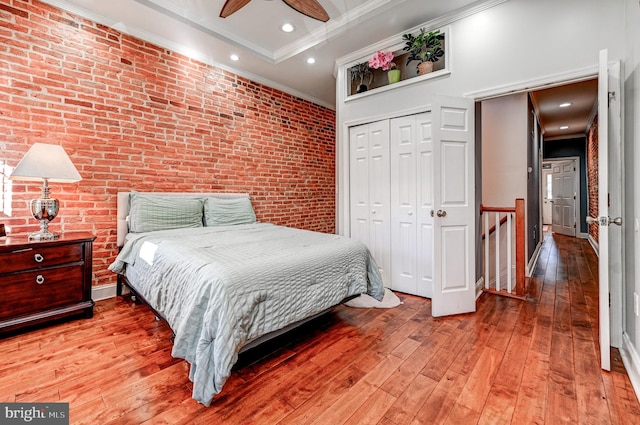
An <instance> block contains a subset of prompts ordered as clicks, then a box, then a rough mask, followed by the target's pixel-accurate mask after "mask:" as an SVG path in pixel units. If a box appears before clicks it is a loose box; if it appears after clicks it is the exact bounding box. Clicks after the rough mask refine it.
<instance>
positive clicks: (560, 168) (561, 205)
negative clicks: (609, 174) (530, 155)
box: [551, 160, 578, 237]
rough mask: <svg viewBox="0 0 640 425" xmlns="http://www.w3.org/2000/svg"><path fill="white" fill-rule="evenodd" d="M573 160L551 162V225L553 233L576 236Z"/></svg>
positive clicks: (575, 190)
mask: <svg viewBox="0 0 640 425" xmlns="http://www.w3.org/2000/svg"><path fill="white" fill-rule="evenodd" d="M575 162H576V161H575V160H568V161H553V162H551V175H552V177H551V179H552V184H551V193H552V198H553V199H552V215H551V217H552V223H551V224H552V225H551V229H552V230H553V232H554V233H559V234H561V235H566V236H573V237H575V236H576V198H577V195H578V189H577V187H576V182H577V181H578V178H577V176H576V165H575Z"/></svg>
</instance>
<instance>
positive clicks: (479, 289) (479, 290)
mask: <svg viewBox="0 0 640 425" xmlns="http://www.w3.org/2000/svg"><path fill="white" fill-rule="evenodd" d="M482 288H484V276H481V277H480V279H478V281H477V282H476V300H477V299H478V297H480V295H482Z"/></svg>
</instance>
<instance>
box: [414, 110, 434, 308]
mask: <svg viewBox="0 0 640 425" xmlns="http://www.w3.org/2000/svg"><path fill="white" fill-rule="evenodd" d="M416 149H417V150H416V162H417V171H416V177H417V215H418V217H417V220H418V223H417V233H416V237H417V246H416V249H417V257H418V262H417V266H418V269H417V273H418V276H417V277H418V287H417V289H418V291H417V292H416V294H418V295H420V296H423V297H428V298H431V297H432V295H433V211H434V208H433V173H434V168H433V139H432V132H431V112H427V113H424V114H420V115H417V116H416Z"/></svg>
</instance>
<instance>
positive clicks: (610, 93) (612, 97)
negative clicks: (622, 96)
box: [608, 91, 616, 106]
mask: <svg viewBox="0 0 640 425" xmlns="http://www.w3.org/2000/svg"><path fill="white" fill-rule="evenodd" d="M613 100H616V92H614V91H610V92H609V102H608V105H609V106H610V105H611V101H613Z"/></svg>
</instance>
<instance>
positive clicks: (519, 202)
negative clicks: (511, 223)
mask: <svg viewBox="0 0 640 425" xmlns="http://www.w3.org/2000/svg"><path fill="white" fill-rule="evenodd" d="M524 235H525V230H524V199H522V198H517V199H516V295H519V296H524V295H525V287H524V263H525V253H524Z"/></svg>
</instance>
